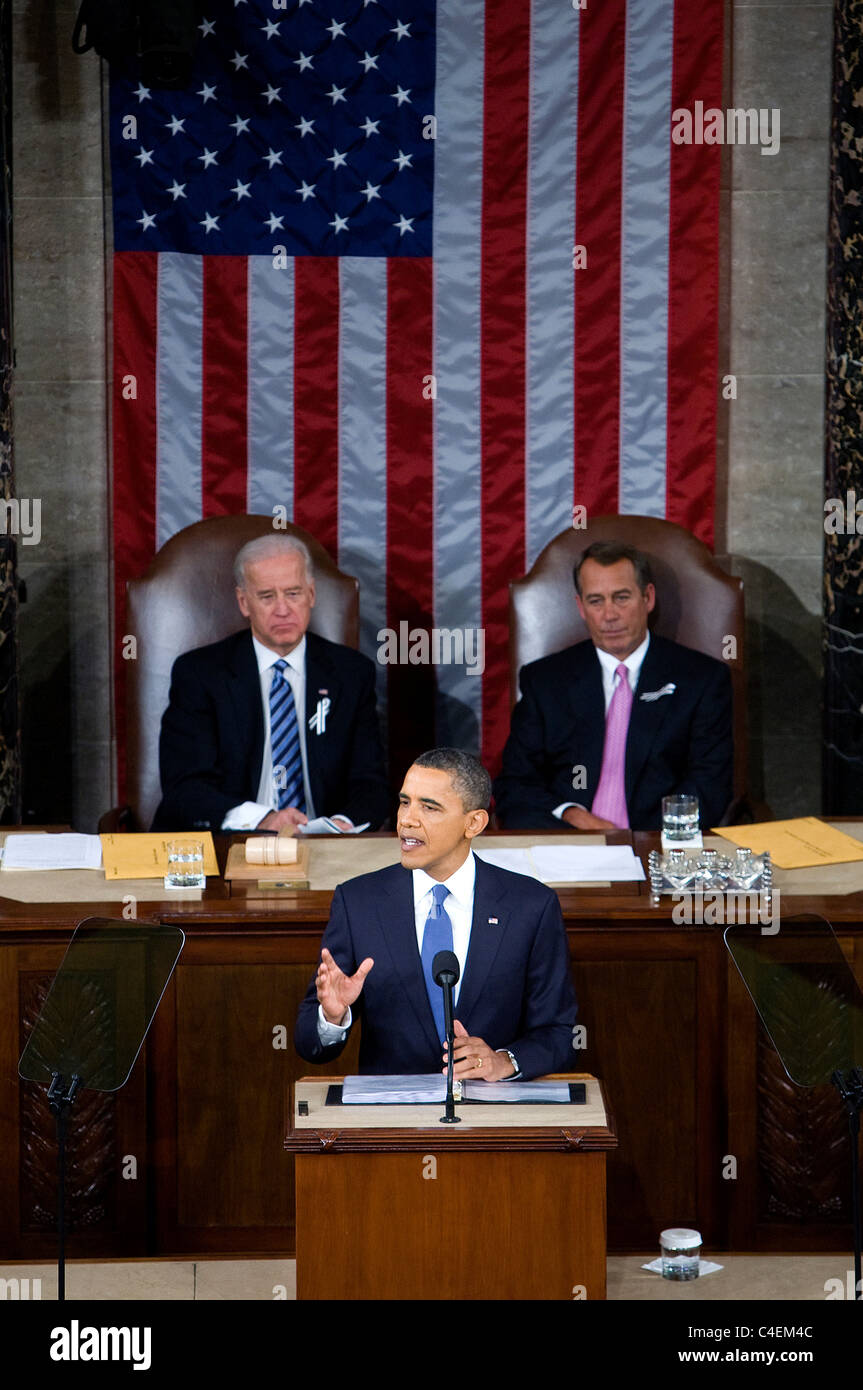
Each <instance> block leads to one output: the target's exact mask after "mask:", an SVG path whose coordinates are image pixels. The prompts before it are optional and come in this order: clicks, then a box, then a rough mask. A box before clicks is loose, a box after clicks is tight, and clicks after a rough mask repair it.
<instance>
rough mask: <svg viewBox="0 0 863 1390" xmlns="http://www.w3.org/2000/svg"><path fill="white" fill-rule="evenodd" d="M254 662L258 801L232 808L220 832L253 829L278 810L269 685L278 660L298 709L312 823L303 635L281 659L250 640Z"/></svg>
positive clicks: (304, 640) (305, 789) (305, 791)
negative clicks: (260, 738) (258, 710)
mask: <svg viewBox="0 0 863 1390" xmlns="http://www.w3.org/2000/svg"><path fill="white" fill-rule="evenodd" d="M252 646H253V647H254V649H255V659H256V660H257V663H258V677H259V680H260V685H261V704H262V707H263V712H264V757H263V761H262V763H261V779H260V782H259V783H258V799H257V801H244V802H243V803H242V805H240V806H232V807H231V809H230V811H228V813H227V815H226V816H225V819H224V820H223V821H222V829H223V830H254V829H255V826H257V825H260V823H261V821H262V820H263V819H264V816H266V815H267V814H268V813H269V812H270V811H277V810H278V808H279V791H280V788H279V787H277V786H276V784H275V781H274V779H273V746H272V740H271V736H270V686H271V685H272V683H273V667H274V666H275V664H276V662H277V661H285V662H287V665H286V667H285V670H284V677H285V680H286V681H288V683H289V684H290V687H291V690H292V691H293V695H294V704H295V705H296V709H297V726H298V728H299V733H300V757H301V758H302V760H303V791H304V793H305V797H306V815H307V816H308V818H309V820H312V818H313V817H314V814H315V810H314V806H313V804H312V794H311V790H310V788H309V766H308V760H307V758H306V714H305V711H306V638H305V634H304V635H303V636H302V638H301V639H300V641H299V642H298V644H297V645H296V647H294V650H293V651H292V652H289V653H288V655H287V656H285V657H280V656H279V653H278V652H274V651H273V650H272V648H270V647H265V646H264V645H263V643H262V642H259V641H258V639H257V637H254V636H253V637H252Z"/></svg>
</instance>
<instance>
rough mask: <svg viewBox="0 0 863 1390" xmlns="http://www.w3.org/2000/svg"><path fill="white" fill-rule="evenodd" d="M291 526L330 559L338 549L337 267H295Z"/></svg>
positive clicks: (311, 261) (309, 260) (313, 259)
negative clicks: (314, 540)
mask: <svg viewBox="0 0 863 1390" xmlns="http://www.w3.org/2000/svg"><path fill="white" fill-rule="evenodd" d="M294 264H295V267H296V296H295V303H294V520H295V522H296V523H297V525H298V526H303V527H305V529H306V530H307V531H311V533H312V535H313V536H315V537H316V538H317V539H318V540H319V541H320V543H321V545H322V546H324V547H325V549H327V550H329V552H330V554H332V555H335V554H336V553H337V549H336V547H337V545H338V476H339V475H338V468H339V417H338V410H339V383H338V362H339V263H338V261H337V260H335V259H334V258H332V257H327V256H304V257H301V258H298V259H297V260H296V261H295V262H294Z"/></svg>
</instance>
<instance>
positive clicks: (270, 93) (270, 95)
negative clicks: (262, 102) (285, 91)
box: [261, 83, 282, 106]
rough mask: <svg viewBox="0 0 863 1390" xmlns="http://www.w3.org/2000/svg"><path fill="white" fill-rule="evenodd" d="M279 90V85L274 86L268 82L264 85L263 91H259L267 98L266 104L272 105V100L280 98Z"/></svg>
mask: <svg viewBox="0 0 863 1390" xmlns="http://www.w3.org/2000/svg"><path fill="white" fill-rule="evenodd" d="M281 90H282V89H281V87H274V86H273V85H272V83H270V84H269V86H268V87H266V88H265V89H264V91H263V92H261V96H262V97H266V98H267V105H268V106H272V104H273V102H274V101H280V100H281V98H280V97H279V92H280V91H281Z"/></svg>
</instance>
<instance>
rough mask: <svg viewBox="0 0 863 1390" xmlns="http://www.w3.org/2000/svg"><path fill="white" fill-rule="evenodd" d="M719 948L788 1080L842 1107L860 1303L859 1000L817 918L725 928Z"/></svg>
mask: <svg viewBox="0 0 863 1390" xmlns="http://www.w3.org/2000/svg"><path fill="white" fill-rule="evenodd" d="M725 944H726V946H727V947H728V950H729V952H730V954H731V958H732V960H733V961H734V964H735V965H736V966H737V969H738V971H739V972H740V975H741V977H742V979H743V983H744V984H745V986H746V988H747V990H748V991H749V994H750V996H751V998H752V1002H753V1004H754V1005H755V1008H756V1011H757V1013H758V1016H759V1018H760V1019H761V1022H762V1023H763V1025H764V1028H765V1030H766V1032H767V1035H768V1037H769V1038H770V1041H771V1042H772V1044H773V1046H774V1048H775V1049H776V1051H777V1053H778V1054H779V1060H780V1061H781V1063H782V1065H783V1067H784V1068H785V1071H786V1073H787V1075H788V1077H789V1079H790V1080H791V1081H792V1082H794V1084H795V1085H796V1086H804V1087H810V1086H821V1085H824V1084H825V1083H826V1082H828V1081H829V1082H831V1083H832V1084H833V1086H835V1088H836V1091H837V1093H838V1095H839V1098H840V1100H841V1102H842V1105H843V1106H844V1109H845V1113H846V1115H847V1117H848V1136H849V1141H850V1146H851V1220H852V1225H853V1235H854V1289H855V1298H857V1299H861V1298H863V1285H861V1226H860V1215H861V1213H860V1170H859V1164H860V1159H859V1152H858V1141H859V1134H860V1111H861V1110H863V1070H861V1068H863V993H861V991H860V987H859V985H858V984H857V981H856V980H855V978H854V976H853V974H852V973H851V970H850V969H849V967H848V963H847V961H846V960H845V957H844V955H843V954H842V948H841V946H840V945H839V942H838V941H837V940H836V937H835V935H834V932H833V928H832V927H831V925H830V923H829V922H828V921H826V920H825V918H823V917H816V916H799V917H788V918H784V919H783V920H782V922H781V925H780V930H779V931H778V932H776V931H765V930H764V929H763V928H758V927H755V926H745V925H737V926H730V927H727V928H726V931H725Z"/></svg>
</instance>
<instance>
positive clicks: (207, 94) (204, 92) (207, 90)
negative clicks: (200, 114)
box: [197, 82, 216, 106]
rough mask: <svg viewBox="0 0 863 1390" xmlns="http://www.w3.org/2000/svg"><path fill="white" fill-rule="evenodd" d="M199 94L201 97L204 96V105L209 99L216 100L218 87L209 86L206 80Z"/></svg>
mask: <svg viewBox="0 0 863 1390" xmlns="http://www.w3.org/2000/svg"><path fill="white" fill-rule="evenodd" d="M197 95H198V96H199V97H203V99H204V105H205V106H206V104H207V102H208V101H215V100H216V89H215V87H209V86H208V85H207V83H206V82H205V83H204V85H203V87H202V88H201V90H200V91H199V92H198V93H197Z"/></svg>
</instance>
